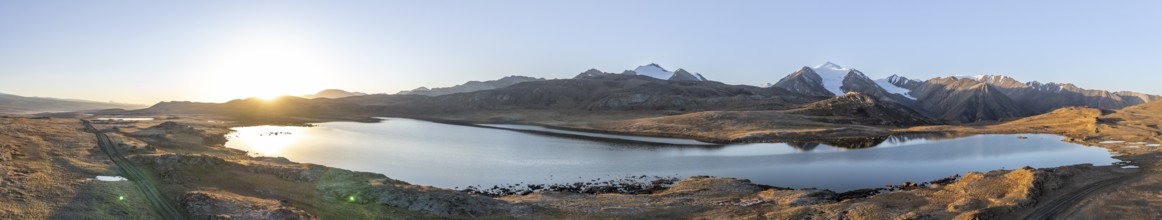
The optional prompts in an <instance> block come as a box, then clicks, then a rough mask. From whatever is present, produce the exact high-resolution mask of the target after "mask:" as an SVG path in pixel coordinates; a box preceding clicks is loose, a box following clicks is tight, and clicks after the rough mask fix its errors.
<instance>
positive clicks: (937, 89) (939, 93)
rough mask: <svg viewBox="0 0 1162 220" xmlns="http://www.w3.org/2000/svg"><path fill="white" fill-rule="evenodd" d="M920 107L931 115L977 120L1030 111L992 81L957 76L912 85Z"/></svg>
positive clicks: (961, 120) (955, 119)
mask: <svg viewBox="0 0 1162 220" xmlns="http://www.w3.org/2000/svg"><path fill="white" fill-rule="evenodd" d="M911 94H912V96H915V97H916V98H918V99H919V107H920V108H921V109H925V110H927V111H928V112H930V113H931V114H932V115H933V117H935V118H939V119H944V120H949V121H959V122H980V121H996V120H1003V119H1011V118H1018V117H1024V116H1029V115H1032V114H1030V113H1029V111H1026V110H1024V109H1022V108H1021V107H1020V106H1018V105H1017V103H1016V102H1014V101H1013V100H1012V99H1010V98H1009V97H1008V96H1006V95H1005V94H1004V93H1002V92H1000V91H999V90H997V89H996V88H994V87H993V86H992V85H989V84H985V83H980V82H977V81H974V80H968V79H959V78H956V77H945V78H935V79H931V80H928V81H926V82H925V83H924V84H922V85H921V86H919V87H916V88H913V89H912V92H911Z"/></svg>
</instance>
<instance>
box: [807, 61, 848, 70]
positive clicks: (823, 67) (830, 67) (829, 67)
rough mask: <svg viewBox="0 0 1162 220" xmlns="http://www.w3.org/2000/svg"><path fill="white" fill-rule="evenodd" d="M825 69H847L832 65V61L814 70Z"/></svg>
mask: <svg viewBox="0 0 1162 220" xmlns="http://www.w3.org/2000/svg"><path fill="white" fill-rule="evenodd" d="M825 68H826V69H845V68H843V67H842V66H839V64H835V63H832V62H830V61H828V62H827V63H823V64H820V65H818V66H815V68H813V69H825Z"/></svg>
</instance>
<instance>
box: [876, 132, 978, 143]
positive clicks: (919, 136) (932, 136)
mask: <svg viewBox="0 0 1162 220" xmlns="http://www.w3.org/2000/svg"><path fill="white" fill-rule="evenodd" d="M968 136H972V135H968V134H959V133H948V132H929V133H904V134H894V135H892V136H889V137H888V138H887V142H888V143H891V144H903V143H907V142H909V141H916V140H922V141H939V140H948V139H956V138H962V137H968Z"/></svg>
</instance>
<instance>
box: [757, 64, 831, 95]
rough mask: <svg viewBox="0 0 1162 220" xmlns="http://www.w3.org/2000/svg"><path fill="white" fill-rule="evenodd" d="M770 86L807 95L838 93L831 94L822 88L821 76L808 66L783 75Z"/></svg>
mask: <svg viewBox="0 0 1162 220" xmlns="http://www.w3.org/2000/svg"><path fill="white" fill-rule="evenodd" d="M771 87H772V88H781V89H785V90H787V91H791V92H794V93H797V94H802V95H807V96H836V95H839V94H832V93H831V92H830V91H828V90H827V89H825V88H823V78H822V77H820V76H819V74H818V73H815V70H812V69H811V68H810V67H803V68H802V69H799V71H795V72H794V73H791V75H788V76H787V77H783V79H780V80H779V82H776V83H775V85H774V86H771Z"/></svg>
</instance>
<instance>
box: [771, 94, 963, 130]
mask: <svg viewBox="0 0 1162 220" xmlns="http://www.w3.org/2000/svg"><path fill="white" fill-rule="evenodd" d="M784 112H785V113H791V114H799V115H808V116H818V117H815V118H812V120H816V121H822V122H828V123H837V124H861V125H889V126H898V127H908V126H916V125H933V124H941V123H940V121H938V120H935V119H932V118H929V117H927V116H924V115H923V114H920V113H919V112H916V111H915V110H912V108H909V107H907V106H904V105H901V104H898V103H895V102H884V101H880V100H879V99H878V98H875V97H873V96H869V95H865V94H860V93H855V92H850V93H848V94H846V95H843V96H838V97H835V98H830V99H826V100H823V101H818V102H813V103H810V104H806V105H803V106H802V107H799V108H795V109H791V110H787V111H784Z"/></svg>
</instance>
